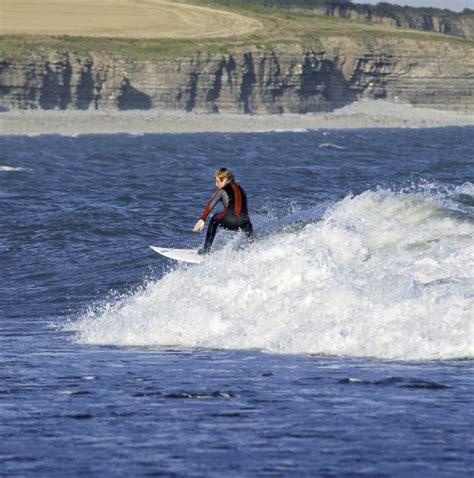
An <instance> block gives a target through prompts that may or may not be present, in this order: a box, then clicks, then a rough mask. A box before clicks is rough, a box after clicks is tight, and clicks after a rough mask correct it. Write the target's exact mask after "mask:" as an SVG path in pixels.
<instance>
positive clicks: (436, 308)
mask: <svg viewBox="0 0 474 478" xmlns="http://www.w3.org/2000/svg"><path fill="white" fill-rule="evenodd" d="M473 133H474V129H473V128H444V129H434V130H354V131H331V132H322V131H318V132H302V133H296V132H295V133H265V134H235V135H234V134H232V135H228V134H190V135H145V136H127V135H116V136H79V137H60V136H39V137H25V136H23V137H21V136H17V137H1V138H0V145H1V148H0V216H1V218H2V222H1V235H0V271H1V272H0V274H1V284H0V292H1V301H0V320H1V326H2V335H1V337H0V341H1V343H0V345H1V355H0V378H1V380H0V411H1V415H0V417H1V421H0V437H1V439H0V465H1V466H0V475H2V476H32V475H35V476H38V475H40V476H41V475H43V476H63V475H64V474H65V473H68V474H70V475H80V474H96V475H100V476H116V475H127V476H130V475H139V476H145V475H150V476H160V475H163V476H223V475H229V476H290V475H292V476H315V475H316V476H318V475H319V476H357V475H361V476H407V475H412V476H414V475H418V476H471V474H472V465H473V463H472V452H473V451H474V449H473V448H474V445H473V440H472V426H473V425H474V423H473V416H472V405H473V404H472V396H473V386H472V368H473V367H472V363H473V362H472V360H473V358H474V344H473V340H474V339H473V336H474V331H473V325H472V310H473V309H474V307H473V306H474V294H473V284H474V280H473V279H474V277H473V276H474V241H473V237H474V234H473V232H474V213H473V211H474V185H473V182H474V174H473V166H474V158H473V153H472V151H474V134H473ZM222 165H225V166H227V167H229V168H231V169H233V170H234V171H235V173H236V176H237V178H238V179H239V180H240V182H241V184H242V185H243V186H244V188H245V189H246V191H247V194H248V196H249V201H250V208H251V213H252V218H253V221H254V225H255V228H256V231H257V233H258V234H259V236H260V240H259V241H258V242H257V243H256V244H255V245H254V246H252V247H251V248H247V247H246V244H245V241H244V240H243V238H242V237H240V235H239V234H232V233H224V232H222V231H221V232H220V233H219V236H218V239H217V241H216V252H215V253H214V254H213V255H212V256H211V257H210V258H209V259H208V260H206V262H205V263H204V264H202V265H199V266H177V265H176V264H175V263H173V262H172V261H169V260H167V259H165V258H162V257H160V256H158V255H156V254H154V253H153V252H152V251H151V250H150V249H148V247H147V246H148V244H156V245H170V246H175V247H183V246H184V247H186V246H189V247H194V246H197V245H199V244H200V243H201V241H202V239H203V237H202V236H199V235H193V234H191V232H190V229H191V228H192V226H193V224H194V222H195V221H196V220H197V218H198V217H199V214H200V212H201V210H202V208H203V206H204V204H205V203H206V201H207V199H208V196H209V195H210V193H211V192H212V187H213V184H212V173H213V171H214V170H215V169H216V168H218V167H220V166H222Z"/></svg>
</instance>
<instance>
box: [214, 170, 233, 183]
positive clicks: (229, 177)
mask: <svg viewBox="0 0 474 478" xmlns="http://www.w3.org/2000/svg"><path fill="white" fill-rule="evenodd" d="M214 178H218V179H219V180H220V181H222V180H223V179H225V180H226V181H234V180H235V178H234V175H233V174H232V171H230V170H229V169H227V168H220V169H218V170H217V171H216V172H215V173H214Z"/></svg>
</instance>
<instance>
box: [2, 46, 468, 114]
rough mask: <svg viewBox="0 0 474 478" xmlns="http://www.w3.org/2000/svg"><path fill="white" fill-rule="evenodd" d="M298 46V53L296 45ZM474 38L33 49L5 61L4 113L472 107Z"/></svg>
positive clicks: (464, 110) (252, 111)
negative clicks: (139, 51)
mask: <svg viewBox="0 0 474 478" xmlns="http://www.w3.org/2000/svg"><path fill="white" fill-rule="evenodd" d="M290 50H291V49H290ZM473 53H474V46H473V43H472V42H459V43H456V44H453V43H451V42H432V41H429V40H427V41H419V40H411V39H393V38H389V37H387V38H379V39H376V40H373V41H371V42H370V44H368V43H367V42H357V41H356V40H354V39H349V38H344V37H334V38H326V39H324V40H322V41H321V46H320V47H318V48H312V49H305V50H302V49H293V50H292V51H289V49H288V48H285V49H283V48H275V49H274V50H273V51H261V50H258V49H256V48H247V49H243V50H238V51H234V52H233V53H227V54H210V53H206V54H203V53H200V54H199V53H196V54H192V55H187V56H181V57H176V58H163V57H155V58H153V57H150V58H146V59H140V60H138V59H131V58H127V57H125V56H110V55H104V54H101V53H98V52H95V53H94V52H89V53H87V54H83V55H78V54H74V53H71V52H68V51H50V52H35V53H34V54H31V55H26V56H22V57H21V58H4V59H2V60H0V105H1V107H2V108H3V109H12V108H17V109H46V110H49V109H62V110H65V109H77V110H88V109H99V110H106V109H118V110H129V109H142V110H147V109H166V110H182V111H198V112H237V113H285V112H292V113H306V112H315V111H327V110H331V109H334V108H337V107H341V106H343V105H346V104H348V103H351V102H353V101H355V100H357V99H362V98H372V99H382V98H383V99H387V100H391V101H396V102H400V103H410V104H413V105H416V106H420V107H430V108H438V109H446V110H455V111H462V112H474V54H473Z"/></svg>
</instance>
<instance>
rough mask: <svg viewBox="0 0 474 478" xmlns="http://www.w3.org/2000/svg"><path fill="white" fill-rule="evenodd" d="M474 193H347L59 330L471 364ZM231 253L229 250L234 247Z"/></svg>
mask: <svg viewBox="0 0 474 478" xmlns="http://www.w3.org/2000/svg"><path fill="white" fill-rule="evenodd" d="M473 209H474V185H473V184H471V183H466V184H464V185H463V186H461V187H458V188H455V189H451V190H450V191H440V190H433V189H432V188H426V190H424V191H420V190H419V189H418V190H417V191H415V192H413V191H391V190H376V191H366V192H364V193H362V194H360V195H357V196H352V195H349V196H347V197H345V198H344V199H342V200H341V201H339V202H337V203H335V204H332V205H331V206H329V207H328V208H327V209H326V210H325V212H324V215H323V217H322V219H321V218H320V217H318V218H313V219H312V220H308V221H307V222H306V224H304V225H301V227H299V228H291V227H289V228H283V229H280V230H279V231H278V232H273V233H271V234H269V235H267V236H266V237H264V238H262V239H261V240H260V241H258V242H257V243H256V244H255V245H254V246H252V247H251V248H248V249H238V250H235V247H232V244H231V245H229V246H227V247H226V248H224V249H222V250H220V251H217V252H215V253H214V254H212V255H211V256H210V257H209V258H208V259H207V260H206V261H205V262H204V263H203V264H202V265H199V266H186V267H180V268H177V269H175V270H172V271H171V272H168V273H167V274H166V275H164V276H163V277H162V278H160V279H158V280H156V281H153V282H150V283H148V284H146V285H144V287H143V289H142V290H141V291H139V292H137V293H134V294H132V295H130V296H128V297H125V298H122V299H120V300H119V301H116V302H111V303H106V304H103V305H102V306H101V307H100V308H95V309H93V310H90V311H89V312H87V313H86V314H84V315H83V316H82V317H81V318H80V319H79V320H78V321H76V322H74V323H73V324H70V325H69V328H70V329H72V330H74V331H75V332H76V334H75V339H76V340H77V341H78V342H79V343H83V344H113V345H117V346H130V345H134V346H152V347H155V346H168V345H174V346H178V347H208V348H227V349H249V348H258V349H262V350H265V351H270V352H279V353H295V354H329V355H343V356H354V357H378V358H386V359H401V360H417V359H421V360H432V359H460V358H474V343H473V337H474V330H473V321H472V311H473V310H474V292H473V290H474V289H473V284H474V241H473V238H474V214H473ZM234 245H235V244H234Z"/></svg>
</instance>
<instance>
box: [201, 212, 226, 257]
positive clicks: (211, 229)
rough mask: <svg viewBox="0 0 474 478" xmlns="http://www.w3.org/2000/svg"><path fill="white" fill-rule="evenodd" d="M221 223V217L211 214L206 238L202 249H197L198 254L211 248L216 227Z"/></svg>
mask: <svg viewBox="0 0 474 478" xmlns="http://www.w3.org/2000/svg"><path fill="white" fill-rule="evenodd" d="M221 225H222V218H219V215H218V214H214V216H212V219H211V222H210V223H209V226H208V228H207V233H206V240H205V241H204V246H203V247H202V249H199V253H200V254H208V253H209V251H210V250H211V246H212V243H213V242H214V238H215V237H216V233H217V228H218V227H219V226H221Z"/></svg>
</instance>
